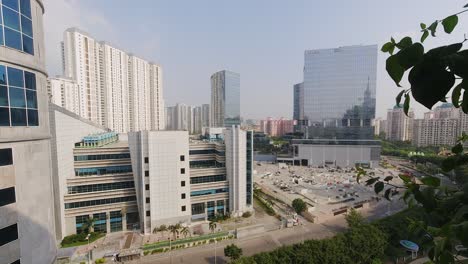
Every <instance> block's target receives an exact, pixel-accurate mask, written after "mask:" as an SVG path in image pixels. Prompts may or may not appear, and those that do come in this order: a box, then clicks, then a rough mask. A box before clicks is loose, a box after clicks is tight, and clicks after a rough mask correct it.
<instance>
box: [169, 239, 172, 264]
mask: <svg viewBox="0 0 468 264" xmlns="http://www.w3.org/2000/svg"><path fill="white" fill-rule="evenodd" d="M169 259H170V262H171V264H172V240H171V237H170V236H169Z"/></svg>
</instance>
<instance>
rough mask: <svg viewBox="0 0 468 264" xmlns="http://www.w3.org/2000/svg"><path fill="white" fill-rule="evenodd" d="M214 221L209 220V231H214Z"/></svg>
mask: <svg viewBox="0 0 468 264" xmlns="http://www.w3.org/2000/svg"><path fill="white" fill-rule="evenodd" d="M216 226H217V224H216V222H215V221H211V222H210V224H209V228H210V230H211V233H214V231H215V229H216Z"/></svg>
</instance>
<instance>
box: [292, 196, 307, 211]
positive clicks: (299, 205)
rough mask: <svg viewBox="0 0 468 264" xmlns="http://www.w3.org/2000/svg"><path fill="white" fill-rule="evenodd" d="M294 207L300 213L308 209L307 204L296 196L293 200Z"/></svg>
mask: <svg viewBox="0 0 468 264" xmlns="http://www.w3.org/2000/svg"><path fill="white" fill-rule="evenodd" d="M292 207H293V208H294V211H296V213H298V214H300V213H302V212H304V211H305V210H306V209H307V204H306V203H305V202H304V201H303V200H302V199H301V198H296V199H294V200H293V201H292Z"/></svg>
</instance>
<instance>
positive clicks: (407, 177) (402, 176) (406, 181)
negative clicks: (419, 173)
mask: <svg viewBox="0 0 468 264" xmlns="http://www.w3.org/2000/svg"><path fill="white" fill-rule="evenodd" d="M398 177H400V179H401V180H402V181H403V182H405V183H408V182H411V177H410V176H409V175H406V174H400V175H398Z"/></svg>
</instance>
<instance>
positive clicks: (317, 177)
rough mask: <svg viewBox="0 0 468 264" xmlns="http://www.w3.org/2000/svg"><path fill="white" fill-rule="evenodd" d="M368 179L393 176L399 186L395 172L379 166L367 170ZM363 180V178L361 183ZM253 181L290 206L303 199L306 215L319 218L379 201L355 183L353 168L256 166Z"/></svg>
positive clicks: (371, 191) (378, 198) (362, 186)
mask: <svg viewBox="0 0 468 264" xmlns="http://www.w3.org/2000/svg"><path fill="white" fill-rule="evenodd" d="M367 172H368V174H369V175H370V176H372V177H374V176H375V177H380V178H381V179H383V178H385V177H386V176H394V177H395V178H394V180H393V183H395V184H401V183H402V182H401V180H400V179H399V178H398V176H397V175H398V172H397V170H396V169H386V168H383V167H379V168H375V169H367ZM365 180H366V179H363V181H365ZM254 181H255V183H256V184H257V186H258V187H260V188H261V189H262V190H263V191H264V192H266V193H268V194H269V195H271V196H273V197H275V198H276V199H279V200H281V201H283V202H284V203H286V204H289V205H290V204H291V203H292V201H293V200H294V199H296V198H301V199H303V200H304V201H305V202H306V203H307V204H308V208H309V212H310V213H311V214H312V215H314V216H316V217H319V218H321V219H322V220H323V219H327V218H328V217H332V216H334V215H337V214H340V213H343V210H346V208H350V207H354V208H361V207H364V208H366V207H369V206H373V205H375V204H376V203H378V202H379V201H381V200H382V199H383V197H382V194H380V195H376V194H375V192H374V189H373V186H365V183H364V182H361V183H360V184H358V183H357V182H356V171H355V169H354V168H324V167H305V166H304V167H302V166H292V165H286V164H281V163H278V164H271V163H268V162H259V163H256V166H255V173H254Z"/></svg>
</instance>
